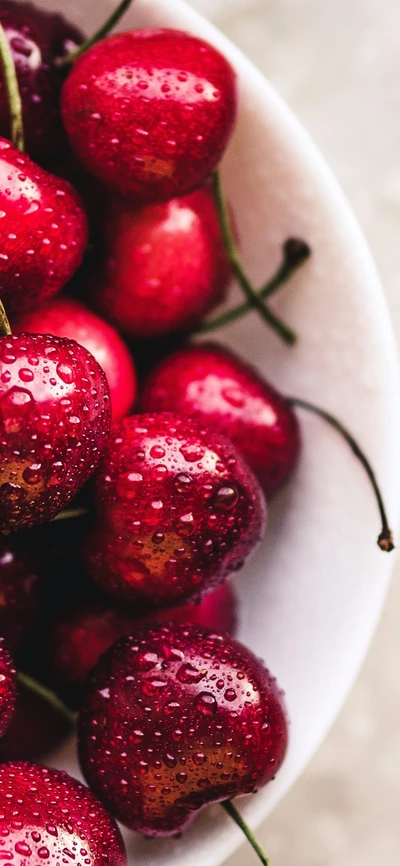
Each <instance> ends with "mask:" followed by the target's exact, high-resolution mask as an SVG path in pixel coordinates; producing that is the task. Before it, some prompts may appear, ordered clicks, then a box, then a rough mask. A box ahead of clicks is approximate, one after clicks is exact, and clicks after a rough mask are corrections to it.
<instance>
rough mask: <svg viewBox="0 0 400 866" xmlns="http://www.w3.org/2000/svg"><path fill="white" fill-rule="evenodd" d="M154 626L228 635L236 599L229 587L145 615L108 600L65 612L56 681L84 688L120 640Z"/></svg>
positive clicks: (53, 650)
mask: <svg viewBox="0 0 400 866" xmlns="http://www.w3.org/2000/svg"><path fill="white" fill-rule="evenodd" d="M148 622H149V623H155V622H161V623H162V622H191V623H194V624H196V625H204V626H207V627H208V628H212V629H215V630H216V631H219V632H221V634H224V633H232V632H233V631H234V628H235V625H236V599H235V596H234V593H233V589H232V587H231V585H230V584H229V583H223V584H221V586H218V587H217V589H214V590H213V592H209V593H208V595H206V596H204V598H202V600H201V602H200V604H185V605H181V606H180V607H172V608H160V609H159V610H152V611H144V610H142V609H140V607H136V608H132V609H131V610H129V608H128V609H127V608H126V607H122V608H121V607H117V606H116V605H115V604H113V603H112V602H111V601H109V600H105V599H104V600H101V601H98V602H97V603H95V604H93V603H92V604H85V605H82V604H81V605H79V606H78V607H75V608H74V609H73V610H69V611H67V612H66V613H65V612H64V613H63V614H62V616H61V618H60V619H59V621H58V623H56V626H55V628H54V630H53V633H52V636H51V643H50V651H49V657H50V659H51V669H52V674H53V681H54V683H57V684H58V685H62V686H69V687H74V688H78V689H80V688H82V687H83V686H84V685H85V683H86V680H87V678H88V675H89V673H90V671H91V670H92V668H93V667H94V666H95V664H96V662H97V661H98V659H99V656H101V655H102V653H104V652H105V651H106V650H107V649H108V648H109V647H110V646H111V645H112V644H113V643H115V641H116V640H118V638H120V637H122V636H123V635H126V634H131V633H132V632H133V631H134V630H135V629H136V628H138V627H140V626H142V625H143V624H147V623H148Z"/></svg>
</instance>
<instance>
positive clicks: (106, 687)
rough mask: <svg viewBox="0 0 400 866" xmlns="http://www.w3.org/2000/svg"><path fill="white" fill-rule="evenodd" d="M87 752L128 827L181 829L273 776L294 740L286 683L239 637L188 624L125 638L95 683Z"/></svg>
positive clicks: (85, 732) (97, 786)
mask: <svg viewBox="0 0 400 866" xmlns="http://www.w3.org/2000/svg"><path fill="white" fill-rule="evenodd" d="M78 727H79V754H80V760H81V766H82V770H83V772H84V774H85V777H86V779H87V781H88V782H89V784H90V786H91V788H92V790H94V791H95V792H96V793H97V794H98V796H99V797H100V798H101V799H102V801H103V802H104V803H105V805H106V806H107V808H108V809H109V810H110V812H111V813H112V814H113V815H114V816H115V817H116V818H117V819H118V820H119V821H121V822H122V823H123V824H125V825H126V826H127V827H130V828H131V829H134V830H137V831H139V832H140V833H143V834H145V835H148V836H170V835H176V833H179V832H180V831H182V830H183V829H184V828H186V827H187V826H188V825H189V824H190V823H191V822H192V821H193V819H194V818H195V816H196V814H197V813H198V812H199V811H200V810H201V809H203V808H204V807H205V806H206V805H208V804H210V803H214V802H218V801H221V800H226V799H230V798H232V797H234V796H236V795H238V794H249V793H252V792H253V791H256V790H257V789H258V788H259V787H261V786H262V785H265V784H266V783H267V782H269V781H270V780H271V779H272V778H273V777H274V775H275V773H276V772H277V770H278V769H279V767H280V765H281V763H282V760H283V758H284V755H285V751H286V745H287V721H286V712H285V707H284V701H283V696H282V693H281V691H280V690H279V687H278V686H277V684H276V681H275V680H274V679H273V677H272V676H271V675H270V673H269V672H268V671H267V670H266V668H265V667H264V665H263V663H262V662H260V661H259V660H258V659H257V658H256V657H255V656H254V655H253V653H251V652H250V650H248V649H246V648H245V647H244V646H243V645H242V644H240V643H239V642H238V641H236V640H234V638H231V637H228V636H221V635H218V634H217V633H215V632H213V631H212V630H209V629H205V628H201V627H198V626H191V625H186V624H183V623H169V624H166V625H158V626H148V628H146V629H142V630H139V631H137V632H136V633H134V634H133V635H132V636H130V637H125V638H121V640H119V641H117V643H116V644H114V646H113V647H112V648H111V649H110V650H108V651H107V652H106V653H105V654H104V655H103V656H102V657H101V659H100V661H99V663H98V665H97V667H96V668H95V670H94V672H93V674H92V675H91V677H90V679H89V685H88V691H87V694H86V697H85V700H84V703H83V706H82V709H81V712H80V716H79V725H78Z"/></svg>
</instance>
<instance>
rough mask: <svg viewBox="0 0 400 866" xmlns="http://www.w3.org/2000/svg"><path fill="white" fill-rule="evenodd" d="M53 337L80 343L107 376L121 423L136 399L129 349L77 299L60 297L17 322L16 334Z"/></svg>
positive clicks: (114, 417)
mask: <svg viewBox="0 0 400 866" xmlns="http://www.w3.org/2000/svg"><path fill="white" fill-rule="evenodd" d="M24 331H25V332H29V333H30V334H53V335H54V336H56V337H68V338H69V339H71V340H76V342H77V343H79V344H80V345H81V346H84V347H85V349H87V350H88V352H90V354H91V355H93V357H94V358H95V359H96V361H97V363H98V364H99V365H100V367H101V368H102V370H104V373H105V374H106V378H107V382H108V387H109V389H110V400H111V415H112V420H113V421H114V422H115V421H120V420H121V419H122V418H124V417H125V415H127V414H128V412H129V411H130V410H131V409H132V407H133V404H134V402H135V399H136V391H137V378H136V370H135V364H134V361H133V358H132V355H131V354H130V352H129V349H128V347H127V346H126V344H125V343H124V341H123V339H122V337H120V335H119V334H118V332H117V331H116V330H115V328H113V327H112V325H110V324H108V322H105V321H104V319H101V318H100V316H97V315H96V314H95V313H93V312H92V310H89V309H88V308H87V307H86V306H84V304H81V303H80V302H79V301H77V300H75V298H70V297H67V296H66V295H60V296H57V297H55V298H53V299H52V300H51V301H50V302H49V303H47V304H46V305H45V306H43V307H39V308H38V309H35V310H32V311H31V312H30V313H27V314H26V315H22V316H20V317H18V318H17V319H16V321H14V322H13V333H18V334H19V333H21V332H24Z"/></svg>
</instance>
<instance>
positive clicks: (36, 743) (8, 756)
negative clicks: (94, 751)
mask: <svg viewBox="0 0 400 866" xmlns="http://www.w3.org/2000/svg"><path fill="white" fill-rule="evenodd" d="M71 732H72V725H71V724H70V723H69V722H68V720H67V719H66V717H65V716H64V715H61V713H60V712H58V711H57V710H56V709H55V708H54V707H53V706H52V705H51V704H49V702H48V701H47V700H46V699H45V698H44V697H41V696H40V695H39V694H37V693H36V692H33V691H32V690H31V689H28V688H26V687H25V686H23V685H21V683H19V685H18V695H17V699H16V703H15V709H14V715H13V717H12V719H11V722H10V724H9V726H8V729H7V733H6V735H5V737H4V738H3V739H2V741H1V745H0V762H1V763H3V762H4V761H38V760H41V759H42V758H43V757H44V756H45V755H47V754H48V753H49V752H51V751H52V750H53V749H55V748H56V746H58V745H60V744H61V743H62V741H63V740H65V738H66V737H67V735H68V734H70V733H71ZM0 850H1V849H0Z"/></svg>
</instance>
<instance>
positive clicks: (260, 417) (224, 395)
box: [142, 344, 300, 498]
mask: <svg viewBox="0 0 400 866" xmlns="http://www.w3.org/2000/svg"><path fill="white" fill-rule="evenodd" d="M142 405H143V409H144V411H145V412H162V411H164V410H165V409H168V410H170V411H173V412H182V413H185V414H187V415H192V416H193V417H197V418H198V419H199V420H200V421H201V423H203V424H209V425H210V427H212V428H213V429H214V430H215V429H217V430H220V431H221V433H223V434H224V435H225V436H228V437H229V439H231V440H232V442H233V443H234V444H235V445H236V447H237V448H238V449H239V451H240V452H241V454H242V455H243V457H244V458H245V459H246V460H247V462H248V464H249V466H250V467H251V469H252V470H253V472H254V474H255V475H256V477H257V478H258V480H259V482H260V484H261V486H262V488H263V490H264V492H265V494H266V496H267V497H268V498H269V497H270V496H272V495H273V494H274V493H275V492H276V491H277V490H278V489H279V488H280V487H281V486H282V484H283V483H284V482H285V481H286V480H287V478H288V477H289V475H290V473H291V472H292V471H293V469H294V467H295V465H296V462H297V459H298V456H299V451H300V432H299V424H298V421H297V418H296V415H295V413H294V411H293V409H292V407H291V406H289V404H288V403H287V402H286V400H285V399H284V397H282V395H281V394H279V392H278V391H277V390H276V389H275V388H273V387H272V385H270V384H269V382H267V381H266V380H265V379H263V378H262V376H260V374H259V373H258V372H257V370H255V369H254V368H253V367H251V366H249V365H248V364H246V363H245V362H244V361H242V359H241V358H239V357H238V356H236V355H235V354H234V353H233V352H228V351H227V350H226V349H223V348H222V347H220V346H216V345H213V344H202V345H199V346H189V347H187V348H183V349H181V350H179V351H178V352H175V353H174V354H173V355H170V356H169V357H167V358H166V359H165V360H164V361H162V362H161V363H160V364H159V366H158V367H157V368H156V369H155V370H154V371H153V372H152V374H151V375H150V377H149V379H148V381H147V383H146V385H145V388H144V393H143V397H142Z"/></svg>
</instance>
